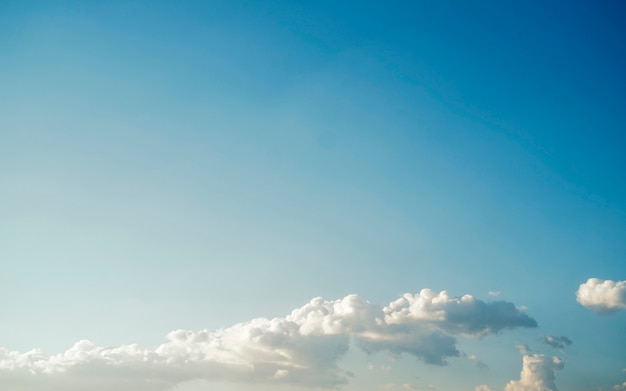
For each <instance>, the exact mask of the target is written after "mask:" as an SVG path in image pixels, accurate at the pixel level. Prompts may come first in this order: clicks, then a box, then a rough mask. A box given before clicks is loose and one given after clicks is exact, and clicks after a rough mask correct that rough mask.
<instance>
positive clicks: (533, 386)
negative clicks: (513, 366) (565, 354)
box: [504, 354, 563, 391]
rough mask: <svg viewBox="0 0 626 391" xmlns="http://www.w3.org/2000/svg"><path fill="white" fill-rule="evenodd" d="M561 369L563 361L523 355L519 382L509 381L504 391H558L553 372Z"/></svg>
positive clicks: (542, 356)
mask: <svg viewBox="0 0 626 391" xmlns="http://www.w3.org/2000/svg"><path fill="white" fill-rule="evenodd" d="M560 369H563V360H561V359H560V358H558V357H552V358H550V357H547V356H544V355H543V354H532V355H528V354H527V355H524V357H523V361H522V372H521V373H520V379H519V380H511V381H510V382H509V383H508V384H507V385H506V387H505V388H504V391H558V388H556V384H555V382H554V377H555V376H554V372H555V371H556V370H560Z"/></svg>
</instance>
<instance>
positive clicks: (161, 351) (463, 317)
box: [0, 289, 537, 391]
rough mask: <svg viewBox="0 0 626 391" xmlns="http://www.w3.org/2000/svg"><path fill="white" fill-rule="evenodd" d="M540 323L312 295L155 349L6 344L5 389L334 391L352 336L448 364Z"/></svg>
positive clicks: (410, 302)
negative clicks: (469, 349) (462, 345)
mask: <svg viewBox="0 0 626 391" xmlns="http://www.w3.org/2000/svg"><path fill="white" fill-rule="evenodd" d="M536 325H537V323H536V322H535V320H533V319H532V318H530V317H529V316H528V315H526V314H524V313H523V312H521V311H520V310H518V309H517V308H516V307H515V306H514V305H513V304H512V303H508V302H503V301H496V302H490V303H487V302H484V301H481V300H478V299H475V298H474V297H472V296H470V295H465V296H462V297H452V296H450V295H449V294H448V293H447V292H446V291H442V292H434V291H432V290H429V289H424V290H422V291H421V292H420V293H419V294H415V295H413V294H405V295H403V296H402V297H401V298H399V299H398V300H395V301H393V302H391V303H390V304H389V305H387V306H385V307H383V308H381V307H379V306H377V305H375V304H372V303H370V302H368V301H366V300H364V299H363V298H361V297H360V296H358V295H349V296H346V297H344V298H343V299H340V300H334V301H328V300H324V299H322V298H315V299H313V300H311V301H310V302H309V303H307V304H305V305H303V306H302V307H300V308H296V309H295V310H293V311H292V312H291V313H290V314H289V315H287V316H285V317H281V318H274V319H265V318H259V319H253V320H251V321H249V322H244V323H238V324H235V325H233V326H231V327H229V328H225V329H219V330H216V331H208V330H201V331H195V332H194V331H186V330H175V331H172V332H170V333H169V334H168V335H167V337H166V340H165V342H164V343H163V344H161V345H160V346H158V347H157V348H156V349H142V348H141V347H139V346H137V345H122V346H118V347H107V348H104V347H98V346H95V345H94V344H92V343H91V342H89V341H79V342H77V343H76V344H75V345H74V346H72V347H71V348H69V349H68V350H67V351H65V352H63V353H60V354H57V355H53V356H46V355H44V354H43V353H42V352H41V351H39V350H32V351H30V352H26V353H18V352H11V351H8V350H6V349H2V348H0V383H2V384H7V389H8V390H14V389H15V390H16V389H20V390H28V391H30V390H44V389H45V390H61V389H63V390H74V389H75V390H79V389H84V387H85V384H89V385H90V386H89V387H90V389H94V390H96V389H97V388H93V387H95V386H93V379H95V378H98V379H105V378H106V379H107V380H106V381H104V380H103V381H102V390H105V389H109V388H108V387H111V388H116V389H120V390H126V389H128V390H130V389H132V390H144V389H145V390H151V391H152V390H168V389H171V388H172V387H174V386H175V385H176V384H179V383H181V382H184V381H189V380H200V379H204V380H213V379H224V380H234V381H239V382H241V381H244V382H246V381H247V382H254V383H288V384H299V385H304V386H315V387H329V388H330V387H336V386H338V385H341V384H345V383H347V382H348V380H349V378H350V377H351V373H349V372H347V371H345V370H344V369H342V368H340V367H339V365H338V361H339V359H340V358H341V357H342V356H343V355H344V354H345V353H346V352H347V351H348V350H349V348H350V342H351V340H354V341H356V344H357V345H358V346H359V347H361V348H362V349H364V350H365V351H367V352H386V353H389V354H392V355H400V354H403V353H406V354H410V355H413V356H414V357H416V358H417V359H420V360H422V361H424V362H426V363H428V364H433V365H445V364H446V359H447V358H449V357H457V356H459V355H460V352H459V351H458V349H457V347H456V338H457V337H464V338H480V337H484V336H486V335H489V334H495V333H498V332H500V331H501V330H504V329H512V328H516V327H536ZM19 374H27V375H34V376H26V377H20V376H19ZM105 375H106V376H105ZM25 379H27V380H25ZM117 380H119V382H120V383H119V384H123V386H119V385H118V383H114V382H115V381H117ZM25 381H28V382H30V383H29V385H25V383H24V382H25ZM38 382H39V383H38ZM11 384H15V387H14V388H11ZM37 384H40V385H41V387H38V386H37ZM112 384H113V385H114V386H115V387H113V386H112ZM55 385H56V386H55ZM120 387H121V388H120Z"/></svg>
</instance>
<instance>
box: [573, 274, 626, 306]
mask: <svg viewBox="0 0 626 391" xmlns="http://www.w3.org/2000/svg"><path fill="white" fill-rule="evenodd" d="M576 301H578V302H579V303H580V304H581V305H582V306H583V307H586V308H589V309H590V310H592V311H594V312H596V313H598V314H611V313H614V312H616V311H619V310H623V309H626V281H617V282H616V281H612V280H600V279H598V278H590V279H589V280H587V282H585V283H583V284H580V286H579V287H578V291H577V292H576Z"/></svg>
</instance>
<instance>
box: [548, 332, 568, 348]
mask: <svg viewBox="0 0 626 391" xmlns="http://www.w3.org/2000/svg"><path fill="white" fill-rule="evenodd" d="M543 342H544V343H546V344H548V345H550V346H552V347H553V348H555V349H565V347H566V346H569V345H571V344H572V340H570V339H569V338H567V337H565V336H560V337H555V336H552V335H546V336H544V337H543Z"/></svg>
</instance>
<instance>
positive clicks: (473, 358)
mask: <svg viewBox="0 0 626 391" xmlns="http://www.w3.org/2000/svg"><path fill="white" fill-rule="evenodd" d="M467 358H468V360H470V361H473V362H474V363H476V366H478V368H481V369H484V368H487V365H485V363H484V362H482V361H481V360H479V359H478V357H476V355H475V354H470V355H468V356H467Z"/></svg>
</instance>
